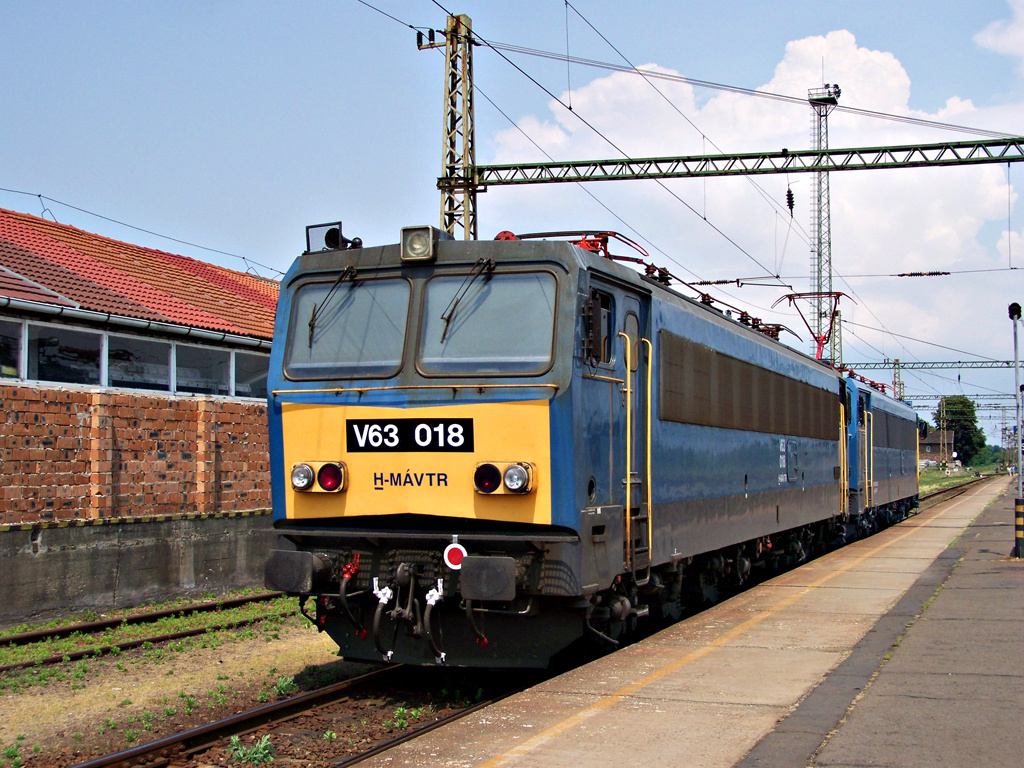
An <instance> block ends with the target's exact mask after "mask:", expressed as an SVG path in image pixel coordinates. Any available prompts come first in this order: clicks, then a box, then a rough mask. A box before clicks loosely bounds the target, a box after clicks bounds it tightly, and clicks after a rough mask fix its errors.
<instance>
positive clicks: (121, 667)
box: [114, 661, 127, 672]
mask: <svg viewBox="0 0 1024 768" xmlns="http://www.w3.org/2000/svg"><path fill="white" fill-rule="evenodd" d="M114 669H116V670H117V671H118V672H125V671H126V670H127V667H125V665H124V664H122V663H121V662H120V661H119V662H117V664H115V665H114Z"/></svg>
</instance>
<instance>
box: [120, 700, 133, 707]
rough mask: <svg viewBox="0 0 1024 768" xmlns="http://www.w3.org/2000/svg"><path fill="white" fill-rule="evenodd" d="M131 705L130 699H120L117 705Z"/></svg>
mask: <svg viewBox="0 0 1024 768" xmlns="http://www.w3.org/2000/svg"><path fill="white" fill-rule="evenodd" d="M131 705H132V700H131V699H122V700H121V703H120V704H119V705H118V706H122V707H130V706H131Z"/></svg>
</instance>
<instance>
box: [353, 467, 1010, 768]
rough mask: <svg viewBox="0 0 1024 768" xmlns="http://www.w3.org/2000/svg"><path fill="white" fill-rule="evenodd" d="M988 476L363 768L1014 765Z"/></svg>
mask: <svg viewBox="0 0 1024 768" xmlns="http://www.w3.org/2000/svg"><path fill="white" fill-rule="evenodd" d="M1015 491H1016V487H1015V485H1011V484H1010V481H1009V479H1008V478H994V479H992V480H990V481H988V482H986V483H982V484H979V485H977V486H973V487H972V488H971V489H969V490H967V491H966V492H965V493H964V494H962V495H960V496H958V497H956V498H954V499H952V500H950V501H947V502H944V503H942V504H939V505H937V506H935V507H933V508H931V509H928V510H925V511H923V512H921V513H920V514H919V515H917V516H915V517H913V518H910V519H909V520H906V521H904V522H903V523H901V524H900V525H897V526H894V527H892V528H890V529H888V530H886V531H883V532H881V533H879V534H877V535H875V536H873V537H871V538H869V539H866V540H863V541H858V542H855V543H853V544H850V545H848V546H846V547H844V548H842V549H841V550H838V551H836V552H832V553H830V554H828V555H826V556H824V557H821V558H818V559H817V560H814V561H812V562H810V563H808V564H807V565H805V566H803V567H801V568H799V569H797V570H793V571H790V572H788V573H786V574H783V575H781V576H779V577H777V578H775V579H772V580H771V581H768V582H765V583H763V584H761V585H759V586H757V587H755V588H753V589H751V590H748V591H746V592H744V593H743V594H741V595H738V596H736V597H734V598H732V599H730V600H728V601H725V602H723V603H721V604H719V605H717V606H714V607H713V608H710V609H708V610H706V611H704V612H702V613H701V614H699V615H697V616H694V617H692V618H690V619H688V620H686V621H683V622H680V623H678V624H676V625H674V626H672V627H669V628H668V629H665V630H663V631H662V632H660V633H658V634H656V635H654V636H652V637H650V638H649V639H647V640H645V641H644V642H642V643H638V644H636V645H633V646H630V647H627V648H625V649H623V650H621V651H618V652H617V653H614V654H611V655H609V656H606V657H604V658H601V659H598V660H597V661H594V662H592V663H590V664H587V665H585V666H583V667H580V668H578V669H575V670H573V671H571V672H568V673H566V674H564V675H561V676H559V677H557V678H553V679H551V680H548V681H546V682H544V683H542V684H540V685H538V686H535V687H534V688H531V689H529V690H527V691H524V692H523V693H520V694H518V695H516V696H513V697H510V698H508V699H505V700H504V701H502V702H499V703H498V704H495V705H494V706H491V707H488V708H486V709H484V710H481V711H480V712H477V713H475V714H473V715H471V716H469V717H466V718H463V719H462V720H459V721H457V722H455V723H452V724H450V725H448V726H444V727H442V728H438V729H437V730H435V731H433V732H431V733H428V734H426V735H424V736H422V737H420V738H419V739H416V740H414V741H412V742H410V743H408V744H406V745H401V746H399V747H396V748H395V749H392V750H390V751H389V752H387V753H385V754H382V755H380V756H378V757H376V758H372V759H370V760H368V761H366V763H364V764H365V765H369V766H374V767H375V768H384V767H385V766H387V767H388V768H396V767H398V766H402V767H403V768H404V767H406V766H446V767H447V766H458V767H459V768H462V767H463V766H465V767H466V768H468V767H469V766H476V767H478V768H497V767H498V766H508V767H509V768H526V767H528V766H529V767H531V768H551V767H552V766H562V767H565V766H580V768H583V766H586V767H587V768H591V766H602V767H603V766H607V768H624V766H638V765H644V766H652V767H653V766H668V765H673V766H681V765H682V766H688V768H692V767H694V766H709V767H710V766H716V767H718V766H722V767H725V766H741V767H742V768H754V767H755V766H757V767H758V768H765V767H773V768H774V767H779V768H781V767H782V766H786V768H794V766H829V767H830V768H841V767H845V766H865V765H877V766H900V768H907V767H910V766H928V768H934V766H935V765H949V766H954V765H984V766H986V767H987V768H988V767H991V766H1004V765H1005V766H1011V765H1012V766H1019V765H1022V764H1024V743H1022V742H1024V728H1022V727H1021V718H1022V713H1024V562H1022V561H1018V560H1014V559H1011V558H1010V557H1009V553H1010V552H1011V548H1012V546H1013V541H1014V528H1013V509H1014V497H1015Z"/></svg>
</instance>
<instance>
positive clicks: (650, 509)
mask: <svg viewBox="0 0 1024 768" xmlns="http://www.w3.org/2000/svg"><path fill="white" fill-rule="evenodd" d="M640 340H641V341H642V342H643V343H644V344H646V345H647V459H646V461H647V467H646V472H645V474H646V475H647V488H646V489H645V490H646V497H647V580H648V581H650V578H651V568H652V566H653V564H654V506H653V503H652V498H651V380H652V378H653V376H652V373H653V366H654V345H653V344H651V340H650V339H645V338H643V337H641V339H640Z"/></svg>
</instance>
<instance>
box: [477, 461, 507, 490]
mask: <svg viewBox="0 0 1024 768" xmlns="http://www.w3.org/2000/svg"><path fill="white" fill-rule="evenodd" d="M473 485H475V486H476V489H477V490H478V491H480V493H494V492H495V491H496V490H498V488H500V487H501V470H500V469H498V468H497V467H496V466H494V465H493V464H481V465H480V466H479V467H477V468H476V472H474V473H473Z"/></svg>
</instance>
